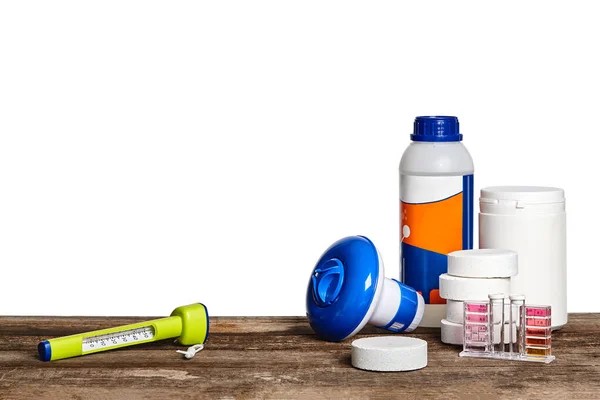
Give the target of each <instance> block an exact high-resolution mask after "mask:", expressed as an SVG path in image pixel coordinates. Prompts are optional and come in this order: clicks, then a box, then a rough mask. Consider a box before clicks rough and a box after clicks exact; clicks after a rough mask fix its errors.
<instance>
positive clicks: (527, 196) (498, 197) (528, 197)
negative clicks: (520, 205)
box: [479, 186, 565, 204]
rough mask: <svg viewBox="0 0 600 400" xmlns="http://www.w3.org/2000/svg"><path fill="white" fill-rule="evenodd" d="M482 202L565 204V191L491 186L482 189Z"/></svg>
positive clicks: (551, 188)
mask: <svg viewBox="0 0 600 400" xmlns="http://www.w3.org/2000/svg"><path fill="white" fill-rule="evenodd" d="M479 200H480V201H482V202H489V203H498V202H501V201H516V202H524V203H527V204H548V203H563V202H564V201H565V191H564V190H563V189H560V188H555V187H544V186H491V187H487V188H484V189H481V198H480V199H479Z"/></svg>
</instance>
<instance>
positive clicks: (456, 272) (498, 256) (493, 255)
mask: <svg viewBox="0 0 600 400" xmlns="http://www.w3.org/2000/svg"><path fill="white" fill-rule="evenodd" d="M517 272H518V261H517V253H516V252H514V251H511V250H502V249H473V250H459V251H453V252H452V253H450V254H448V275H453V276H462V277H465V278H508V277H511V276H515V275H517Z"/></svg>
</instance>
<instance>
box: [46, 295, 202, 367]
mask: <svg viewBox="0 0 600 400" xmlns="http://www.w3.org/2000/svg"><path fill="white" fill-rule="evenodd" d="M208 327H209V320H208V311H207V309H206V307H205V306H204V304H201V303H195V304H190V305H187V306H181V307H177V308H176V309H175V310H173V312H172V313H171V316H170V317H166V318H159V319H155V320H151V321H144V322H138V323H136V324H130V325H123V326H119V327H116V328H108V329H100V330H97V331H92V332H86V333H80V334H77V335H70V336H63V337H59V338H54V339H49V340H44V341H42V342H40V344H39V345H38V352H39V353H40V359H41V360H42V361H54V360H60V359H63V358H70V357H77V356H84V355H87V354H92V353H99V352H101V351H105V350H113V349H118V348H121V347H126V346H132V345H136V344H141V343H149V342H156V341H158V340H163V339H169V338H177V341H178V342H179V343H180V344H182V345H184V346H190V345H196V344H198V345H199V344H204V343H205V342H206V339H207V338H208Z"/></svg>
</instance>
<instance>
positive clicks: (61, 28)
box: [0, 0, 600, 315]
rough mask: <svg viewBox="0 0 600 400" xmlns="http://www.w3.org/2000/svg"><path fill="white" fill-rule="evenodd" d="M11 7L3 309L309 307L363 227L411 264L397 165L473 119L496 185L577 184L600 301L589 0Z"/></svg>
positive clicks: (481, 176)
mask: <svg viewBox="0 0 600 400" xmlns="http://www.w3.org/2000/svg"><path fill="white" fill-rule="evenodd" d="M412 3H415V4H408V2H407V4H399V2H366V1H365V2H351V1H306V0H305V1H294V2H291V1H280V0H277V1H240V2H234V1H219V2H197V1H192V2H183V1H180V2H169V1H162V2H156V1H147V0H144V1H122V0H119V1H107V0H105V1H96V2H81V1H52V2H43V1H40V2H2V3H0V314H67V315H68V314H91V315H165V314H168V313H170V312H171V310H172V309H173V308H175V307H176V306H179V305H182V304H187V303H191V302H196V301H201V302H204V303H206V304H207V306H208V307H209V311H210V312H211V314H213V315H302V314H304V299H305V290H306V284H307V282H308V277H309V273H310V271H311V270H312V268H313V266H314V263H315V262H316V261H317V259H318V258H319V256H320V254H321V253H322V251H323V250H325V248H327V247H328V246H329V244H331V243H332V242H333V241H335V240H337V239H338V238H341V237H343V236H346V235H351V234H363V235H367V236H369V237H370V238H371V239H372V240H373V241H374V242H375V243H376V244H377V246H378V248H379V249H380V251H381V253H382V255H383V259H384V261H385V263H386V268H387V275H388V276H390V277H397V276H398V222H397V220H398V175H397V174H398V172H397V168H398V162H399V160H400V156H401V154H402V152H403V150H404V148H405V147H406V146H407V145H408V144H409V134H410V133H411V131H412V122H413V119H414V117H415V116H416V115H427V114H449V115H457V116H458V117H459V118H460V122H461V131H462V133H463V134H464V137H465V140H464V143H465V145H466V146H467V147H468V149H469V150H470V152H471V154H472V155H473V158H474V161H475V168H476V175H475V182H476V184H475V185H476V190H477V192H476V197H478V193H479V192H478V191H479V189H480V188H481V187H484V186H489V185H506V184H511V185H518V184H526V185H551V186H559V187H562V188H564V189H565V190H566V195H567V213H568V276H569V280H568V296H569V297H568V301H569V311H571V312H574V311H600V297H598V296H597V293H598V279H599V278H600V265H599V264H600V263H599V261H598V255H597V252H598V247H599V245H598V241H599V239H598V234H597V229H596V228H597V227H599V226H600V217H599V216H598V201H600V190H599V189H598V186H599V184H600V183H599V179H598V176H599V172H600V171H599V168H598V159H599V156H598V154H599V152H598V146H599V145H600V139H599V137H600V124H599V122H598V121H599V120H600V101H599V93H600V72H599V71H600V62H599V59H598V54H599V51H598V38H600V24H598V21H597V17H598V10H597V9H596V8H595V5H594V3H593V2H589V3H588V4H587V5H586V4H585V3H583V2H561V3H554V2H549V1H530V2H502V3H494V4H493V3H487V2H485V3H484V2H475V1H474V2H456V1H454V2H429V1H427V2H419V3H418V4H417V2H412Z"/></svg>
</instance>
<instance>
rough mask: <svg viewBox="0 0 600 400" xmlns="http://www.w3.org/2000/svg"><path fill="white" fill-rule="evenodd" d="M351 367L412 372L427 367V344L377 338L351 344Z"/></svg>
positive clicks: (392, 338)
mask: <svg viewBox="0 0 600 400" xmlns="http://www.w3.org/2000/svg"><path fill="white" fill-rule="evenodd" d="M352 366H353V367H356V368H359V369H366V370H369V371H412V370H415V369H421V368H424V367H425V366H427V342H426V341H424V340H421V339H417V338H411V337H403V336H379V337H371V338H364V339H357V340H355V341H354V342H352Z"/></svg>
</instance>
